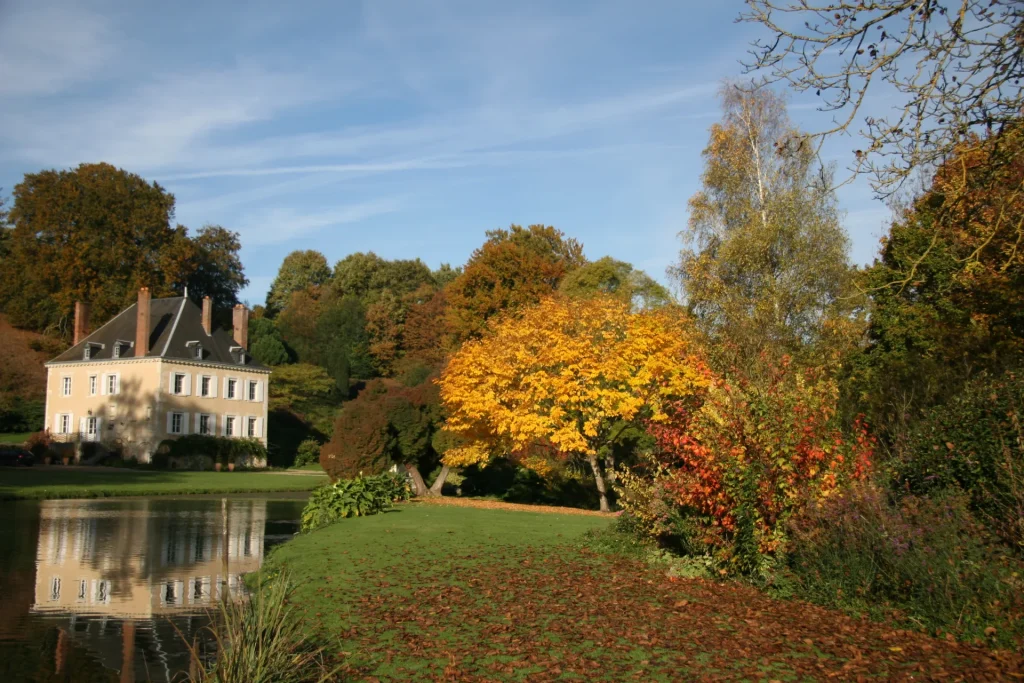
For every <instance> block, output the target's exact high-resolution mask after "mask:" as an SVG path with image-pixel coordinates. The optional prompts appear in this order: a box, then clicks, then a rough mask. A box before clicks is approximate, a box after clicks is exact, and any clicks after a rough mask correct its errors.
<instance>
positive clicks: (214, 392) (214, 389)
mask: <svg viewBox="0 0 1024 683" xmlns="http://www.w3.org/2000/svg"><path fill="white" fill-rule="evenodd" d="M210 396H212V397H213V398H217V375H213V376H211V377H210Z"/></svg>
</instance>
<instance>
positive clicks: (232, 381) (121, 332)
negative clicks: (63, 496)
mask: <svg viewBox="0 0 1024 683" xmlns="http://www.w3.org/2000/svg"><path fill="white" fill-rule="evenodd" d="M88 317H89V307H88V305H86V304H81V303H80V304H77V305H76V306H75V340H74V345H73V346H72V347H71V348H70V349H68V350H67V351H65V352H64V353H62V354H60V355H59V356H57V357H56V358H54V359H53V360H51V361H50V362H48V363H47V364H46V367H47V384H46V418H45V419H46V425H45V427H46V429H47V430H48V431H49V433H50V435H51V437H52V438H53V439H54V440H56V441H67V442H98V443H102V444H104V445H107V446H114V445H117V446H119V447H120V449H121V451H122V452H123V453H124V455H125V457H135V458H137V459H138V460H139V461H140V462H148V461H149V460H150V459H151V458H152V455H153V453H154V451H155V450H156V448H157V447H158V446H159V444H160V442H161V441H163V440H164V439H174V438H177V437H180V436H185V435H187V434H209V435H213V436H222V437H234V438H255V439H258V440H260V441H261V442H263V444H264V445H266V442H267V434H266V424H267V388H268V381H269V379H270V369H269V368H267V367H265V366H263V365H261V364H259V363H257V362H256V361H254V360H253V359H252V357H251V356H250V355H249V354H248V351H247V348H246V347H247V342H248V327H249V312H248V310H246V309H245V308H244V307H243V306H241V305H239V306H236V307H235V308H234V310H233V327H232V329H231V330H225V329H214V328H213V302H212V301H211V300H210V298H209V297H206V298H205V299H204V300H203V306H202V309H200V308H199V307H198V306H197V305H196V304H194V303H193V302H192V301H191V300H189V299H188V298H187V297H172V298H163V299H151V298H150V294H149V290H148V289H146V288H143V289H142V290H140V292H139V297H138V301H137V302H136V303H135V304H133V305H132V306H130V307H128V308H127V309H125V310H124V311H122V312H121V313H119V314H118V315H117V316H115V317H114V318H113V319H112V320H110V321H109V322H107V323H106V324H105V325H103V326H102V327H100V328H98V329H97V330H96V331H94V332H91V333H90V332H89V320H88Z"/></svg>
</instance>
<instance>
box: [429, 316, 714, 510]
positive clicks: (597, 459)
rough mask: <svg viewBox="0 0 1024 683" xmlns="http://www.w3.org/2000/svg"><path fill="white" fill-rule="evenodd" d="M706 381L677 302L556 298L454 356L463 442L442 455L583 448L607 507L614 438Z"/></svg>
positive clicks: (457, 457) (454, 428)
mask: <svg viewBox="0 0 1024 683" xmlns="http://www.w3.org/2000/svg"><path fill="white" fill-rule="evenodd" d="M706 383H707V371H706V369H705V366H704V364H703V362H702V361H701V360H700V357H699V355H698V352H697V349H696V347H695V345H694V343H693V342H692V335H691V331H690V325H689V322H688V320H687V318H685V317H684V316H683V314H682V313H681V312H679V311H678V310H670V309H656V310H651V311H642V312H639V313H630V311H629V307H628V305H627V304H626V303H624V302H622V301H620V300H617V299H613V298H611V297H607V296H599V297H595V298H591V299H584V300H574V299H570V298H567V297H559V296H554V297H549V298H546V299H543V300H542V301H541V302H540V303H539V304H538V305H536V306H534V307H531V308H528V309H526V310H523V311H519V312H518V313H517V315H509V316H506V317H504V318H503V319H501V320H500V321H499V322H497V323H495V324H493V325H492V326H491V327H490V329H489V330H488V332H487V334H485V335H484V337H483V338H482V339H479V340H474V341H469V342H467V343H466V344H464V345H463V346H462V348H461V349H460V350H459V351H458V353H456V354H455V356H454V357H453V358H452V359H451V361H450V362H449V363H448V366H447V368H445V371H444V373H443V374H442V375H441V379H440V384H441V400H442V402H443V403H444V406H445V408H446V411H447V414H448V418H447V422H446V425H445V427H446V429H447V430H448V431H450V432H454V433H455V434H458V435H460V436H461V437H462V438H463V439H464V440H465V441H464V443H463V444H462V445H460V446H459V447H456V448H452V449H450V450H448V451H447V452H446V453H445V456H444V460H445V463H446V464H448V465H451V466H464V465H470V464H474V463H482V462H486V461H487V460H489V459H490V458H491V457H494V456H496V455H507V456H511V457H526V456H529V455H535V454H536V453H538V452H545V451H546V452H548V453H550V454H552V455H555V456H558V457H563V458H569V457H580V458H583V459H585V460H586V461H587V462H588V463H589V465H590V468H591V471H592V472H593V474H594V483H595V485H596V487H597V491H598V494H599V495H600V499H601V509H602V510H607V509H608V499H607V495H606V488H605V476H606V474H610V473H612V472H613V471H614V469H613V468H614V460H613V459H612V456H611V452H612V451H611V446H612V444H613V443H614V442H615V439H616V438H617V437H618V436H619V434H621V432H622V431H623V430H624V429H625V428H626V427H627V426H629V425H630V424H633V423H635V422H637V421H638V420H641V419H653V420H661V419H664V417H665V412H664V408H665V406H666V404H667V402H669V401H671V400H673V399H677V398H681V397H685V396H687V395H690V394H692V393H693V392H695V391H696V390H698V389H700V388H701V387H703V386H704V385H706ZM602 461H603V467H602ZM602 469H604V470H605V473H602Z"/></svg>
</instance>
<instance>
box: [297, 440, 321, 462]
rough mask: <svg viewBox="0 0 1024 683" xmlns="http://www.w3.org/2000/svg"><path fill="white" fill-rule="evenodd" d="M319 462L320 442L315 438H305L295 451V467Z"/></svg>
mask: <svg viewBox="0 0 1024 683" xmlns="http://www.w3.org/2000/svg"><path fill="white" fill-rule="evenodd" d="M317 462H320V442H319V441H317V440H316V439H306V440H305V441H303V442H302V443H300V444H299V448H298V450H297V451H296V452H295V467H302V466H303V465H312V464H313V463H317Z"/></svg>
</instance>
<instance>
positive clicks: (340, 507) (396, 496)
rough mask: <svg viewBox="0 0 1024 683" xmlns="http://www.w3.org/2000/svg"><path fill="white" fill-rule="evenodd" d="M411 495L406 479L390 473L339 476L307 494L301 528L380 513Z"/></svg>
mask: <svg viewBox="0 0 1024 683" xmlns="http://www.w3.org/2000/svg"><path fill="white" fill-rule="evenodd" d="M411 494H412V492H411V490H410V489H409V483H408V480H407V479H406V478H405V477H404V476H402V475H399V474H394V473H392V472H385V473H384V474H376V475H373V476H370V477H355V478H354V479H340V480H338V481H336V482H334V483H333V484H328V485H327V486H323V487H321V488H318V489H316V490H314V491H313V493H312V494H311V495H310V497H309V502H308V503H306V507H305V509H304V510H303V511H302V531H304V532H305V531H313V530H314V529H319V528H320V527H322V526H326V525H328V524H331V523H333V522H337V521H338V520H341V519H346V518H348V517H365V516H367V515H375V514H377V513H379V512H384V511H385V510H388V509H390V508H391V506H392V505H393V504H394V503H395V502H396V501H402V500H408V499H409V497H410V496H411Z"/></svg>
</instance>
